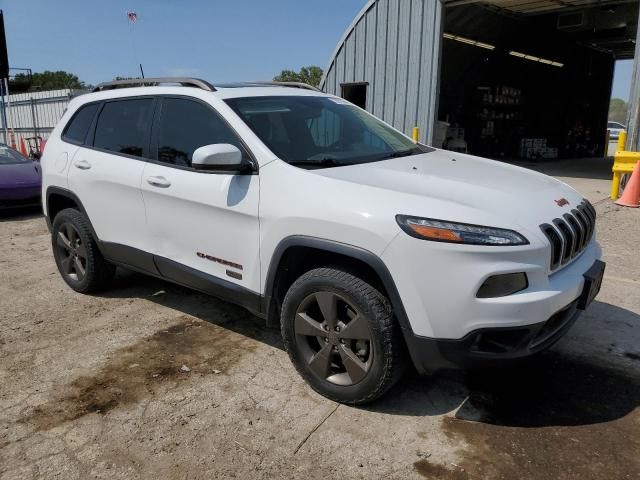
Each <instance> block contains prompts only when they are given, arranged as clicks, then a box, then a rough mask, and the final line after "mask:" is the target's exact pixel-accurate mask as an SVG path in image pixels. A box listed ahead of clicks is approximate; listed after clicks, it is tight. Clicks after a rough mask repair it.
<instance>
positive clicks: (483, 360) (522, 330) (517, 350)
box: [407, 301, 581, 373]
mask: <svg viewBox="0 0 640 480" xmlns="http://www.w3.org/2000/svg"><path fill="white" fill-rule="evenodd" d="M576 304H577V301H574V302H572V303H571V304H569V305H567V306H566V307H565V308H563V309H562V310H560V311H559V312H557V313H555V314H554V315H552V316H551V318H549V319H548V320H547V321H545V322H541V323H536V324H533V325H524V326H522V327H506V328H485V329H479V330H475V331H473V332H471V333H469V334H468V335H466V336H465V337H464V338H462V339H459V340H439V339H433V338H426V337H419V336H415V335H414V336H410V337H408V338H407V343H408V347H409V350H410V353H411V358H412V360H413V363H414V365H415V367H416V369H417V370H418V372H420V373H429V372H433V371H436V370H441V369H447V368H471V367H474V368H477V367H489V366H495V365H498V364H501V363H504V362H505V361H509V360H517V359H520V358H524V357H528V356H531V355H534V354H536V353H538V352H541V351H543V350H546V349H548V348H549V347H551V346H552V345H553V344H555V343H556V342H557V341H558V340H560V339H561V338H562V337H563V336H564V334H565V333H567V332H568V331H569V329H570V328H571V326H572V325H573V324H574V322H575V321H576V320H577V319H578V317H579V316H580V313H581V311H580V310H578V309H577V308H576Z"/></svg>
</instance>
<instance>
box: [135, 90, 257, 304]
mask: <svg viewBox="0 0 640 480" xmlns="http://www.w3.org/2000/svg"><path fill="white" fill-rule="evenodd" d="M215 143H230V144H232V145H235V146H237V147H238V148H239V149H240V150H241V151H242V152H243V159H244V161H245V162H250V163H253V162H254V160H253V159H252V157H251V154H250V153H249V151H248V149H247V148H246V146H245V145H244V143H243V142H242V141H241V140H240V138H239V137H238V135H237V134H236V133H235V132H234V131H233V130H232V128H231V127H230V126H229V125H228V123H227V122H226V121H225V120H224V119H223V118H222V117H221V116H220V115H219V114H218V113H217V111H216V110H215V109H214V108H213V106H211V105H209V104H208V103H205V102H203V101H201V100H197V99H194V98H190V97H161V98H160V100H159V112H158V115H157V119H156V122H155V125H154V133H153V138H152V157H153V159H152V160H151V161H149V162H147V163H146V165H145V167H144V174H143V179H142V187H141V188H142V194H143V197H144V204H145V207H146V219H147V229H146V231H147V234H148V237H147V244H148V245H149V247H150V248H151V251H152V252H153V253H154V254H155V255H156V259H155V261H156V264H157V266H158V269H159V270H160V272H161V273H162V274H163V275H165V276H166V277H168V278H171V279H172V280H175V281H178V282H180V283H186V284H191V285H192V286H196V288H200V289H204V288H202V287H200V286H199V285H201V284H200V283H199V282H201V281H203V282H210V283H213V284H217V285H219V286H222V287H226V289H227V290H229V289H231V290H233V291H237V286H241V287H245V288H247V289H249V290H252V291H253V292H254V293H256V292H259V281H260V265H259V261H258V260H259V223H258V200H259V176H258V175H257V172H248V173H234V172H223V171H220V172H215V171H213V172H211V171H207V172H203V171H197V170H195V169H193V168H192V166H191V159H192V155H193V152H194V151H195V150H196V149H197V148H198V147H201V146H204V145H210V144H215ZM200 273H204V274H205V276H202V275H199V274H200ZM212 277H213V278H212ZM205 290H206V289H205ZM221 296H224V295H221ZM233 300H236V301H238V299H233Z"/></svg>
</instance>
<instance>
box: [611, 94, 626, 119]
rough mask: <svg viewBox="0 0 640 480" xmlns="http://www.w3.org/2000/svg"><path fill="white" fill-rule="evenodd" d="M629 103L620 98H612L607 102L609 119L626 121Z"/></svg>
mask: <svg viewBox="0 0 640 480" xmlns="http://www.w3.org/2000/svg"><path fill="white" fill-rule="evenodd" d="M628 109H629V105H628V104H627V102H625V101H624V100H622V99H621V98H612V99H611V102H610V103H609V120H611V121H612V122H620V123H622V124H625V123H627V111H628Z"/></svg>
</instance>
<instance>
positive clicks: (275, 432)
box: [0, 159, 640, 480]
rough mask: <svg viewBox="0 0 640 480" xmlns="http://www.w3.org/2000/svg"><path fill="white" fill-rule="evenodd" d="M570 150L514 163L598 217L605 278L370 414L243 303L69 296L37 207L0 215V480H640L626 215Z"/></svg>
mask: <svg viewBox="0 0 640 480" xmlns="http://www.w3.org/2000/svg"><path fill="white" fill-rule="evenodd" d="M584 162H593V165H592V164H591V163H589V165H588V167H589V168H587V169H586V173H583V168H584V166H585V163H582V162H578V161H570V162H552V163H545V164H536V165H526V166H533V167H535V168H536V169H538V170H541V171H544V172H546V173H552V174H554V175H557V176H558V177H559V178H561V179H563V180H564V181H566V182H568V183H569V184H571V185H574V186H576V187H577V188H578V189H581V190H583V191H584V192H585V194H586V196H587V197H589V198H590V199H591V201H592V202H593V203H594V204H595V206H596V209H597V211H598V214H599V221H598V237H599V239H600V241H601V243H602V245H603V248H604V256H605V260H606V261H607V263H608V265H607V271H606V276H605V282H604V285H603V288H602V291H601V293H600V295H599V297H598V298H597V300H596V301H595V303H594V304H593V305H592V306H591V308H590V309H589V310H588V311H587V312H586V313H585V314H584V315H583V316H582V318H581V319H580V320H579V321H578V322H577V324H576V325H575V327H574V328H573V329H572V330H571V331H570V333H569V334H568V335H567V337H565V338H564V339H563V340H561V341H560V342H559V343H558V344H557V345H556V346H555V347H554V348H553V349H552V350H551V351H549V352H547V353H545V354H542V355H540V356H539V357H538V358H536V359H534V360H533V361H530V362H527V363H525V364H523V365H521V366H520V367H519V368H516V369H506V370H499V371H496V370H489V371H476V372H457V373H449V372H443V373H440V374H438V375H436V376H435V377H431V378H420V377H418V376H416V375H415V374H411V373H410V374H408V375H407V376H406V377H405V378H404V380H403V381H402V383H401V384H399V385H397V386H396V387H395V388H394V389H393V390H392V391H391V392H390V393H389V394H388V395H387V396H385V397H384V398H383V399H382V400H381V401H379V402H377V403H375V404H373V405H370V406H368V407H366V408H352V407H347V406H342V405H341V406H338V405H337V404H335V403H333V402H331V401H328V400H326V399H324V398H322V397H320V396H318V395H316V394H315V393H313V392H312V391H311V390H310V389H309V388H308V387H307V386H306V385H305V384H304V382H303V381H302V379H301V378H300V377H299V376H298V375H297V374H296V372H295V370H294V369H293V367H292V366H291V364H290V362H289V359H288V358H287V355H286V353H285V352H284V351H283V348H282V342H281V341H280V338H279V334H278V332H277V331H275V330H269V329H266V328H265V327H264V326H263V323H262V322H261V321H260V320H258V319H257V318H255V317H253V316H251V315H250V314H249V313H247V312H246V311H244V310H242V309H240V308H237V307H234V306H231V305H229V304H226V303H224V302H221V301H218V300H216V299H213V298H209V297H206V296H204V295H200V294H198V293H194V292H191V291H188V290H186V289H183V288H181V287H177V286H174V285H171V284H168V283H164V282H161V281H158V280H155V279H151V278H146V277H143V276H140V275H137V274H132V273H126V272H121V273H120V274H119V275H118V277H117V279H116V282H115V284H114V286H113V289H112V290H110V291H108V292H106V293H105V294H103V295H100V296H96V297H89V296H82V295H78V294H75V293H73V292H72V291H71V290H70V289H69V288H67V287H66V285H65V284H64V283H63V282H62V280H61V279H60V277H59V275H58V273H57V271H56V269H55V265H54V262H53V259H52V256H51V253H50V240H49V234H48V232H47V228H46V225H45V222H44V220H43V218H42V217H41V216H39V215H38V213H37V212H20V213H14V214H11V215H4V216H3V217H2V218H1V219H0V245H1V246H0V478H2V479H31V478H48V479H53V478H61V479H65V480H70V479H85V478H110V479H113V478H127V479H131V478H194V479H198V478H202V479H204V478H221V477H232V478H309V479H314V478H338V477H339V478H397V479H407V478H416V479H418V478H443V479H511V478H518V479H549V478H562V479H581V480H582V479H592V478H593V479H595V478H610V479H614V478H615V479H625V478H629V479H631V478H638V475H639V474H640V455H638V452H640V409H639V408H638V407H639V406H640V281H639V279H638V272H640V255H639V250H638V248H637V245H638V243H637V242H638V239H639V238H640V217H639V215H640V211H638V210H637V209H624V208H621V207H617V206H614V205H613V204H612V203H611V202H610V201H609V200H607V199H606V196H607V193H608V191H609V183H608V172H609V171H610V162H609V163H606V162H607V161H606V160H595V159H591V160H585V161H584ZM600 162H602V163H600ZM594 165H596V166H597V168H592V167H593V166H594ZM599 171H601V172H602V173H601V174H600V175H599V176H598V175H596V173H595V172H599ZM182 365H186V366H187V367H188V368H189V371H188V372H183V371H181V367H182Z"/></svg>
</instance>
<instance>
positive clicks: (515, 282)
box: [476, 272, 529, 298]
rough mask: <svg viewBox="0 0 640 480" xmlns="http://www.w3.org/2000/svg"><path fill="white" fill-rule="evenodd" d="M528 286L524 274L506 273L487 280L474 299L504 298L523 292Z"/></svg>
mask: <svg viewBox="0 0 640 480" xmlns="http://www.w3.org/2000/svg"><path fill="white" fill-rule="evenodd" d="M528 286H529V282H528V280H527V275H526V274H525V273H522V272H520V273H506V274H503V275H493V276H491V277H489V278H487V279H486V280H485V281H484V283H483V284H482V286H481V287H480V288H479V289H478V293H477V294H476V297H478V298H494V297H506V296H507V295H511V294H513V293H516V292H519V291H521V290H524V289H525V288H527V287H528Z"/></svg>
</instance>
